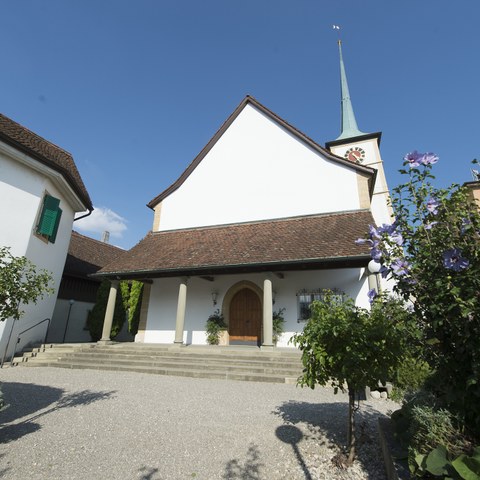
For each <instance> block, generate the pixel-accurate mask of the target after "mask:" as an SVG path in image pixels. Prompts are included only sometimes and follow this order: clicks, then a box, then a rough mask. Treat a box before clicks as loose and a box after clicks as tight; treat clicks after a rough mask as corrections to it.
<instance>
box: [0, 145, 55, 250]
mask: <svg viewBox="0 0 480 480" xmlns="http://www.w3.org/2000/svg"><path fill="white" fill-rule="evenodd" d="M45 187H46V178H45V177H43V176H42V175H40V174H38V173H37V172H34V171H33V170H31V169H30V168H28V167H25V166H23V165H21V164H19V163H18V162H16V161H14V160H11V159H9V158H8V157H7V156H5V155H2V154H1V153H0V198H1V199H2V201H1V202H0V218H1V219H2V224H3V225H4V226H8V228H5V227H3V228H2V229H0V245H2V246H10V247H11V252H12V254H13V255H15V256H21V255H25V254H26V252H27V247H28V243H29V241H30V237H31V234H32V232H33V228H34V222H35V220H36V218H37V213H38V208H39V202H40V200H41V198H42V196H43V192H44V190H45Z"/></svg>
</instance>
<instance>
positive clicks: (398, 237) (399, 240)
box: [390, 232, 403, 246]
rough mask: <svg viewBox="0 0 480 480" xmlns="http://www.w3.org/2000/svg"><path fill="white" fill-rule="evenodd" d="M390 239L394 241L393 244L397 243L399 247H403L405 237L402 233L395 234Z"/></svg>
mask: <svg viewBox="0 0 480 480" xmlns="http://www.w3.org/2000/svg"><path fill="white" fill-rule="evenodd" d="M390 239H391V240H392V242H393V243H396V244H397V245H399V246H402V245H403V236H402V234H401V233H400V232H393V233H392V234H391V235H390Z"/></svg>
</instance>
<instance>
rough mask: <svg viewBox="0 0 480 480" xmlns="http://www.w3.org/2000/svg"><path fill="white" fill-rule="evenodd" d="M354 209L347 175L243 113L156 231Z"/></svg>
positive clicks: (170, 202) (352, 178)
mask: <svg viewBox="0 0 480 480" xmlns="http://www.w3.org/2000/svg"><path fill="white" fill-rule="evenodd" d="M358 208H359V199H358V186H357V180H356V174H355V171H354V170H353V169H350V168H347V167H344V166H341V165H338V164H336V163H334V162H331V161H328V160H326V159H325V158H324V157H322V156H321V155H320V154H319V153H318V152H316V151H314V150H313V149H311V148H310V147H308V146H307V145H305V144H303V143H301V142H300V141H299V140H298V139H297V138H296V137H294V136H293V135H292V134H290V133H289V132H288V131H287V130H285V129H283V128H282V127H280V126H279V125H278V124H277V123H275V122H273V121H272V120H271V119H270V118H269V117H267V116H266V115H264V114H263V113H261V112H260V111H258V110H257V109H256V108H255V107H253V106H251V105H247V106H246V107H245V108H244V110H243V111H242V112H241V113H240V114H239V115H238V117H237V118H236V120H235V121H234V122H233V123H232V124H231V126H230V127H229V128H228V129H227V131H226V132H225V133H224V135H223V136H222V137H221V138H220V139H219V140H218V142H217V143H216V144H215V146H214V147H213V148H212V149H211V150H210V152H209V153H208V154H207V155H206V156H205V158H204V159H203V160H202V161H201V162H200V164H199V165H198V166H197V168H196V169H195V170H194V171H193V172H192V174H191V175H190V176H189V177H188V178H187V179H186V181H185V182H184V183H183V185H182V186H181V187H180V188H179V189H177V190H176V191H175V192H173V193H172V194H170V195H169V196H168V197H167V198H165V199H164V200H163V202H162V211H161V217H160V227H159V230H171V229H179V228H188V227H197V226H204V225H219V224H226V223H236V222H244V221H252V220H263V219H272V218H281V217H288V216H296V215H308V214H315V213H322V212H331V211H343V210H354V209H358Z"/></svg>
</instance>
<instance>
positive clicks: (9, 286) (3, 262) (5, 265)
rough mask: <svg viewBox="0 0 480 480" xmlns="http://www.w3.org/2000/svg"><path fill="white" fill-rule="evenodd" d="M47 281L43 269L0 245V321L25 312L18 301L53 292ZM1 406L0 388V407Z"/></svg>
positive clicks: (49, 282) (49, 275)
mask: <svg viewBox="0 0 480 480" xmlns="http://www.w3.org/2000/svg"><path fill="white" fill-rule="evenodd" d="M51 282H52V275H51V274H50V273H49V272H48V271H47V270H40V271H37V269H36V267H35V265H34V264H33V263H32V262H31V261H30V260H28V258H26V257H15V256H13V255H12V253H11V252H10V248H9V247H0V321H2V322H3V321H5V320H7V319H8V318H13V320H14V321H15V320H19V319H20V318H21V317H22V315H23V314H24V313H25V312H24V310H22V309H21V306H22V304H23V305H26V304H28V303H32V302H33V303H35V304H36V303H37V301H38V300H39V299H42V298H43V297H44V296H45V295H51V294H52V293H53V292H54V290H53V288H51V287H50V284H51ZM12 329H13V327H12ZM10 334H11V332H10ZM7 346H8V345H7ZM5 354H6V352H5ZM5 354H4V356H3V359H2V365H3V360H4V359H5ZM5 406H6V405H5V402H4V400H3V395H2V392H1V391H0V410H2V409H3V408H5Z"/></svg>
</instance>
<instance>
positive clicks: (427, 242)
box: [360, 151, 480, 438]
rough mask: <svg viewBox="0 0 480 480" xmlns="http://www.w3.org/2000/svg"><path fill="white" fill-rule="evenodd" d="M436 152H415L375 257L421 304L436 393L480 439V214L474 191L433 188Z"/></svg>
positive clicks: (376, 240) (375, 241)
mask: <svg viewBox="0 0 480 480" xmlns="http://www.w3.org/2000/svg"><path fill="white" fill-rule="evenodd" d="M437 161H438V157H437V156H436V155H434V154H432V153H424V154H423V153H418V152H417V151H414V152H411V153H409V154H407V155H406V156H405V157H404V167H405V168H404V169H403V170H400V172H401V173H402V174H403V175H405V176H407V177H408V180H407V181H406V182H405V183H404V184H402V185H400V186H398V187H397V188H395V189H394V190H393V197H392V206H393V210H394V215H395V218H396V220H395V223H394V224H393V225H382V226H380V227H378V228H376V227H374V226H371V227H370V233H369V238H368V239H363V240H360V241H361V242H365V241H366V242H368V243H369V244H370V247H371V255H372V258H373V259H374V260H375V261H377V262H378V263H380V264H381V272H382V275H383V276H384V277H389V278H392V279H394V280H395V282H396V287H395V290H396V292H397V293H398V294H400V295H402V296H403V297H404V298H405V299H413V314H414V315H415V316H416V318H417V321H418V323H419V325H421V326H422V333H423V341H422V351H423V353H424V356H425V359H426V360H427V361H428V363H429V364H430V366H431V367H432V368H433V369H434V376H435V379H433V381H430V382H429V388H430V390H431V392H432V393H434V395H435V397H436V398H437V402H438V404H440V405H442V406H443V407H444V408H448V409H449V410H450V411H451V412H453V413H454V415H455V416H456V418H458V419H460V421H461V423H462V424H463V426H465V427H466V428H467V429H468V430H470V432H471V433H473V434H474V435H475V436H476V437H477V438H480V343H479V341H478V338H479V337H480V233H479V232H480V214H479V210H478V208H479V206H478V205H477V204H475V203H474V201H473V199H472V198H471V196H470V194H469V191H468V189H467V188H466V187H461V186H459V185H455V184H454V185H451V186H450V187H449V188H446V189H439V188H435V187H434V186H433V183H432V182H433V180H434V178H435V177H434V176H433V175H432V168H433V165H434V164H435V163H436V162H437Z"/></svg>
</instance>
